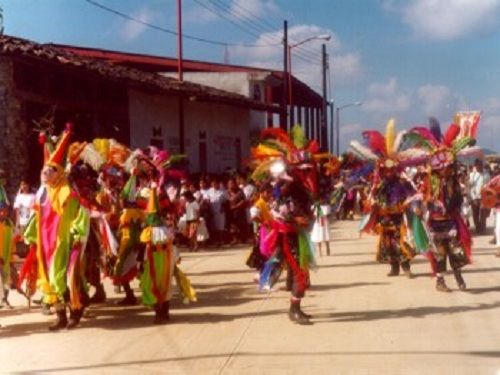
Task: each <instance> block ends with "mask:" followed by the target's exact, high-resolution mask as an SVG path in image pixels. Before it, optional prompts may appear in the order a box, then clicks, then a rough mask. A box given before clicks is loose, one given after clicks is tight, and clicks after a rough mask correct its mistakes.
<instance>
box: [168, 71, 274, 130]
mask: <svg viewBox="0 0 500 375" xmlns="http://www.w3.org/2000/svg"><path fill="white" fill-rule="evenodd" d="M161 75H164V76H167V77H174V78H175V77H177V73H161ZM267 75H268V73H266V72H263V73H260V72H259V73H257V72H251V73H246V72H224V73H219V72H210V73H207V72H184V73H183V76H184V80H185V81H189V82H194V83H198V84H200V85H204V86H209V87H214V88H216V89H220V90H224V91H228V92H232V93H234V94H239V95H243V96H245V97H247V98H250V99H254V100H258V101H262V102H264V101H265V86H264V80H265V78H266V76H267ZM265 127H266V114H265V112H262V111H251V114H250V130H251V131H253V132H254V133H258V132H259V131H260V130H261V129H264V128H265Z"/></svg>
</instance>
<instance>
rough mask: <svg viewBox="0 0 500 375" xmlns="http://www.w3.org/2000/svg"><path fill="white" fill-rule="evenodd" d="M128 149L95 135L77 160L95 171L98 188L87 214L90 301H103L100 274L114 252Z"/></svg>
mask: <svg viewBox="0 0 500 375" xmlns="http://www.w3.org/2000/svg"><path fill="white" fill-rule="evenodd" d="M129 155H130V150H129V149H128V148H127V147H125V146H123V145H121V144H120V143H118V142H117V141H115V140H114V139H106V138H97V139H94V140H93V141H92V143H89V144H87V145H86V146H85V149H84V151H83V152H82V155H81V159H82V160H84V161H85V162H86V163H87V164H89V165H90V166H92V168H93V170H94V171H96V172H97V173H99V179H98V181H99V183H100V190H99V192H98V193H97V194H96V197H95V204H94V209H93V210H92V216H91V221H90V224H91V226H90V227H91V230H90V235H89V243H88V250H87V252H86V255H87V268H86V277H87V280H88V282H89V284H90V285H91V286H93V287H94V288H95V293H94V295H93V296H92V297H91V298H90V302H91V303H102V302H104V301H105V300H106V293H105V291H104V285H103V283H102V280H101V273H103V274H104V275H107V276H110V275H112V268H113V266H114V262H115V260H116V257H117V254H118V241H117V239H116V238H117V232H118V226H119V218H120V213H121V210H122V209H121V201H120V192H121V191H122V189H123V186H124V184H125V172H124V170H123V165H124V164H125V162H126V160H127V158H128V156H129Z"/></svg>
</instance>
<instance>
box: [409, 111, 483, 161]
mask: <svg viewBox="0 0 500 375" xmlns="http://www.w3.org/2000/svg"><path fill="white" fill-rule="evenodd" d="M457 116H458V117H457ZM457 116H456V119H455V121H457V122H458V123H455V122H454V123H452V124H450V126H449V127H448V129H447V130H446V132H445V133H444V134H443V133H442V132H441V125H440V124H439V121H438V120H437V119H435V118H434V117H431V118H429V127H428V128H426V127H422V126H417V127H414V128H412V129H411V130H409V131H408V134H407V136H406V137H405V143H406V144H407V145H410V146H412V147H419V148H421V149H423V150H425V151H426V152H427V154H428V158H429V162H430V165H431V168H433V169H442V168H445V167H447V166H449V165H451V164H453V163H454V162H455V161H459V162H462V163H465V164H471V163H473V162H474V161H475V160H476V159H482V158H483V157H484V156H483V152H482V150H481V148H480V147H478V146H475V144H476V139H475V136H476V133H477V125H478V123H479V115H478V116H477V117H475V120H474V124H472V125H473V126H471V127H470V128H469V129H468V130H467V129H465V130H464V128H465V127H464V126H463V125H459V124H460V121H461V120H460V112H459V114H458V115H457ZM466 125H467V124H466Z"/></svg>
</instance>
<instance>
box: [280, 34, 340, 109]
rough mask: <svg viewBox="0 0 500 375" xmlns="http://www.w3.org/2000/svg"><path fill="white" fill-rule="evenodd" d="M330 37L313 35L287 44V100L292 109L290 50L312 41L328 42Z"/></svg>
mask: <svg viewBox="0 0 500 375" xmlns="http://www.w3.org/2000/svg"><path fill="white" fill-rule="evenodd" d="M331 38H332V36H331V35H330V34H321V35H315V36H311V37H309V38H307V39H304V40H302V41H300V42H297V43H293V44H289V45H288V81H289V85H288V99H289V102H290V106H291V107H293V102H292V49H293V48H295V47H298V46H301V45H302V44H304V43H307V42H310V41H312V40H326V41H328V40H330V39H331Z"/></svg>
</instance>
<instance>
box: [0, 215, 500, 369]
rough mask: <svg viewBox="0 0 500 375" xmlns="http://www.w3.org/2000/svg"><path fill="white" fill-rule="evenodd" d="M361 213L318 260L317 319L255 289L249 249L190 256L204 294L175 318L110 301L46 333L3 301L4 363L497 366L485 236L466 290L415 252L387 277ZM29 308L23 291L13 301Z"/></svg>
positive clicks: (495, 294) (499, 277)
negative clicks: (297, 319) (410, 275)
mask: <svg viewBox="0 0 500 375" xmlns="http://www.w3.org/2000/svg"><path fill="white" fill-rule="evenodd" d="M356 226H357V223H356V222H338V223H335V224H334V227H333V230H332V234H333V238H334V242H333V243H332V251H333V255H332V256H330V257H326V256H323V257H319V258H318V263H319V265H320V267H319V270H318V272H316V273H313V274H312V283H313V287H312V288H311V290H310V292H309V293H308V295H307V296H306V298H305V299H304V302H303V306H304V310H305V311H306V312H308V313H311V314H313V315H314V319H313V321H314V325H312V326H299V325H296V324H293V323H291V322H290V321H289V320H288V317H287V315H286V312H287V310H288V305H289V294H288V293H287V292H286V291H284V290H283V287H284V283H283V282H281V283H280V284H279V287H280V288H282V289H280V290H277V291H275V292H272V293H270V294H262V293H259V292H258V291H257V290H256V284H255V283H254V282H253V281H252V278H253V272H252V271H251V270H249V269H248V268H246V266H245V264H244V262H245V258H246V256H247V254H248V248H240V249H224V250H220V251H210V252H200V253H186V254H183V262H182V264H181V267H182V268H183V269H184V271H186V273H187V274H188V276H189V277H190V278H191V280H192V282H193V284H194V286H195V288H196V289H197V291H198V297H199V302H197V303H195V304H192V305H189V306H184V305H182V303H181V302H180V301H179V300H178V299H175V301H174V303H173V306H172V312H171V322H170V323H169V324H168V325H165V326H154V325H152V319H153V313H152V312H151V311H150V310H148V309H145V308H143V307H142V306H136V307H131V308H126V309H124V308H119V307H115V306H114V305H113V303H112V302H113V300H116V299H118V298H121V296H117V295H114V294H113V292H112V290H111V289H112V288H110V285H108V287H109V288H108V289H109V290H108V293H109V297H111V301H110V303H108V304H104V305H98V306H95V307H92V308H91V310H90V312H91V317H90V318H87V319H84V320H83V321H82V324H81V327H79V328H78V329H75V330H72V331H64V332H59V333H49V332H47V326H48V324H49V323H50V322H51V321H52V319H54V317H53V316H51V317H46V316H43V315H41V314H40V312H39V310H38V309H32V310H31V311H28V310H27V309H26V308H25V307H17V308H16V309H14V310H5V309H2V310H0V324H2V328H1V329H0V372H4V373H9V372H25V373H26V372H29V373H31V372H36V373H43V372H48V373H92V374H96V373H116V374H123V373H172V374H333V373H335V374H337V373H341V374H345V373H373V374H379V373H385V374H393V373H395V374H398V373H405V374H413V373H415V374H422V373H430V374H441V373H450V372H453V373H454V375H456V374H472V373H474V374H477V373H482V374H496V373H500V372H497V371H498V370H500V339H499V337H500V319H499V318H498V317H499V316H500V315H499V313H500V293H499V292H500V274H499V272H498V271H500V258H496V257H495V256H494V255H493V253H494V250H493V248H492V245H487V241H488V240H489V237H482V238H477V239H475V257H474V264H473V265H470V266H468V267H467V268H466V271H465V272H464V278H465V281H466V283H467V285H468V288H469V290H468V291H466V292H461V291H458V289H457V287H456V285H455V282H454V279H453V276H452V275H449V276H448V278H447V281H448V285H449V286H450V287H451V288H453V289H454V291H453V292H452V293H449V294H443V293H439V292H437V291H435V289H434V280H433V279H432V278H431V275H430V267H429V265H428V263H427V261H426V260H425V259H424V258H423V257H419V258H417V259H416V261H415V263H414V265H413V271H414V272H415V274H416V277H415V278H414V279H411V280H409V279H407V278H405V277H404V276H400V277H396V278H388V277H386V276H385V275H386V273H387V271H388V266H384V265H377V264H376V263H375V262H374V248H375V238H373V237H368V236H366V237H363V238H361V239H360V238H358V235H357V233H356ZM11 301H12V302H13V304H14V305H17V306H19V305H21V304H22V303H23V300H22V298H21V297H19V296H15V298H14V297H13V298H12V299H11Z"/></svg>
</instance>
